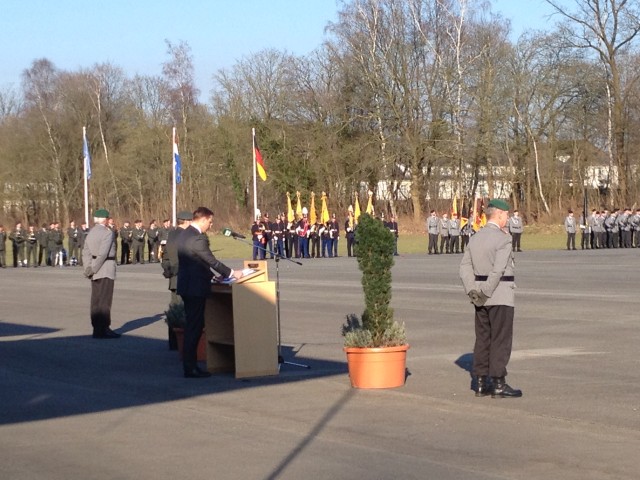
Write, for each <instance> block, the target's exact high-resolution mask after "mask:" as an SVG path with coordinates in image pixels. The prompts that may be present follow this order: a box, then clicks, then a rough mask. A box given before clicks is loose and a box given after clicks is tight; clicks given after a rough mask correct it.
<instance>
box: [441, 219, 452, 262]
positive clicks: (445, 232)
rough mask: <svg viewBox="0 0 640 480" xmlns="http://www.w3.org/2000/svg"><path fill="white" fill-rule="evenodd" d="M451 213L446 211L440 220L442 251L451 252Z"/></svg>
mask: <svg viewBox="0 0 640 480" xmlns="http://www.w3.org/2000/svg"><path fill="white" fill-rule="evenodd" d="M449 227H450V225H449V215H447V214H446V213H445V214H444V215H442V218H441V219H440V221H439V222H438V235H440V253H443V252H444V253H450V248H451V245H450V237H449Z"/></svg>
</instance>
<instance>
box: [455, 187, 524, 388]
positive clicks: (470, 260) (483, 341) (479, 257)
mask: <svg viewBox="0 0 640 480" xmlns="http://www.w3.org/2000/svg"><path fill="white" fill-rule="evenodd" d="M508 212H509V204H508V203H507V202H505V201H504V200H499V199H494V200H491V201H490V202H489V205H488V207H487V209H486V210H485V214H486V215H487V224H486V225H485V226H484V227H483V228H481V229H480V230H479V231H478V232H477V233H476V234H475V235H474V236H473V237H471V239H470V240H469V246H468V248H467V249H466V251H465V253H464V257H463V258H462V262H461V263H460V279H461V280H462V284H463V285H464V291H465V293H466V294H467V295H468V296H469V298H470V299H471V303H473V305H474V308H475V333H476V342H475V346H474V349H473V368H472V374H473V375H474V376H475V377H476V379H477V384H476V389H475V390H476V396H477V397H483V396H486V395H489V394H491V396H492V397H493V398H509V397H521V396H522V391H521V390H517V389H514V388H512V387H510V386H509V385H508V384H507V383H506V382H505V377H506V375H507V364H508V363H509V359H510V357H511V345H512V340H513V317H514V305H515V303H514V302H515V278H514V259H513V249H512V247H511V235H509V234H508V233H507V232H506V231H505V230H504V228H505V226H506V224H507V219H508V218H509V213H508ZM489 377H491V379H492V382H491V384H490V382H489Z"/></svg>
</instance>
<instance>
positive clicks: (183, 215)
mask: <svg viewBox="0 0 640 480" xmlns="http://www.w3.org/2000/svg"><path fill="white" fill-rule="evenodd" d="M178 220H193V213H191V212H188V211H186V210H183V211H182V212H180V213H178Z"/></svg>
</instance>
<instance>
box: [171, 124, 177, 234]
mask: <svg viewBox="0 0 640 480" xmlns="http://www.w3.org/2000/svg"><path fill="white" fill-rule="evenodd" d="M175 143H176V127H173V138H172V143H171V179H172V181H171V188H172V190H173V197H172V201H171V205H172V216H171V224H172V225H173V226H174V227H175V226H176V223H177V222H176V201H177V191H176V158H175V157H176V156H175V152H174V151H173V146H174V145H175Z"/></svg>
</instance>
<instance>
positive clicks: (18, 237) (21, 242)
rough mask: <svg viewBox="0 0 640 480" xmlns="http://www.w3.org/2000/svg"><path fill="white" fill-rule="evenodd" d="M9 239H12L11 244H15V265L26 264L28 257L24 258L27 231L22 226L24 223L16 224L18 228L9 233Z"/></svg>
mask: <svg viewBox="0 0 640 480" xmlns="http://www.w3.org/2000/svg"><path fill="white" fill-rule="evenodd" d="M9 239H11V244H12V245H13V266H14V267H17V266H18V265H20V266H21V267H23V266H25V265H26V259H25V258H24V251H25V242H26V240H27V232H25V231H24V229H23V228H22V224H20V223H18V224H16V228H15V229H14V230H13V232H11V233H10V234H9Z"/></svg>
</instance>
